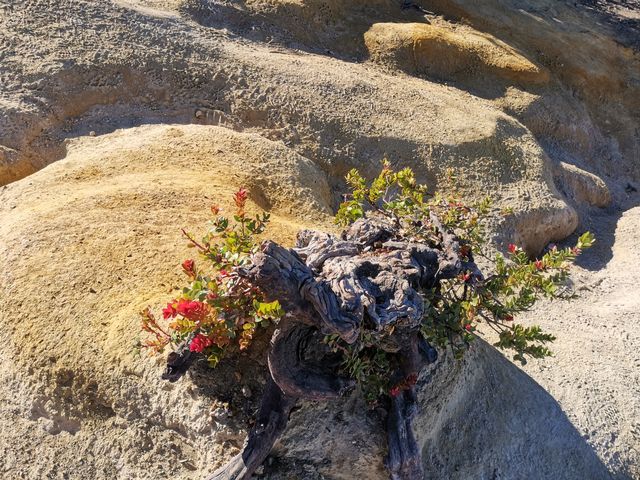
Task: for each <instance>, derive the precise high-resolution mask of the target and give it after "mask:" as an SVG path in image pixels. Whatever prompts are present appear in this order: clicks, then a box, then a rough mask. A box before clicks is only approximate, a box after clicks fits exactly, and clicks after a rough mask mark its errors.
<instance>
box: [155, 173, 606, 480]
mask: <svg viewBox="0 0 640 480" xmlns="http://www.w3.org/2000/svg"><path fill="white" fill-rule="evenodd" d="M347 183H348V185H349V187H350V189H351V194H350V196H349V197H348V199H347V200H345V202H344V203H342V204H341V206H340V208H339V210H338V213H337V215H336V222H337V223H338V224H340V225H342V226H343V227H345V230H344V232H343V233H342V235H341V236H339V237H338V236H335V235H332V234H329V233H324V232H318V231H311V230H303V231H301V232H299V234H298V239H297V242H296V246H295V247H294V248H292V249H287V248H284V247H282V246H280V245H278V244H276V243H274V242H271V241H265V242H263V243H262V244H261V245H260V247H259V248H258V247H257V246H256V242H255V240H254V236H255V235H256V234H258V233H263V231H264V229H265V226H266V224H267V222H268V216H267V215H266V214H263V215H262V216H257V217H255V218H251V219H249V217H248V216H246V214H245V212H244V206H245V202H246V192H245V191H244V190H240V191H239V192H238V193H236V196H235V202H236V206H237V208H238V211H237V212H236V215H235V216H234V220H235V222H234V223H233V224H231V223H230V221H229V220H228V219H226V218H225V217H220V216H218V217H217V218H216V220H214V222H213V226H212V228H211V230H210V232H209V233H208V234H207V235H206V236H205V238H203V240H202V241H201V242H198V241H196V240H194V238H193V236H192V235H190V234H186V233H185V235H187V237H188V239H189V241H190V243H191V245H193V246H194V247H195V248H196V249H198V250H199V251H200V253H201V257H202V260H204V261H205V262H206V263H208V265H209V266H210V267H211V268H213V270H214V271H215V272H216V273H214V274H208V275H205V274H204V273H203V272H201V271H200V269H197V268H196V266H195V263H194V262H192V261H187V262H185V263H184V264H183V268H184V270H185V272H186V274H187V275H188V276H189V278H190V281H191V283H190V285H189V286H188V287H186V288H185V289H184V290H183V294H182V296H181V297H179V298H177V299H174V300H173V301H172V302H170V303H169V305H167V307H166V308H165V310H164V311H163V312H164V314H163V315H164V317H165V319H167V320H169V319H170V320H172V323H171V324H170V325H169V327H168V330H167V329H164V328H163V327H161V326H160V325H159V322H158V321H157V320H156V319H155V317H154V316H153V314H152V313H151V311H150V309H147V310H145V312H143V313H144V314H143V329H144V330H146V331H147V332H150V333H152V335H153V337H152V340H150V341H149V342H148V344H147V346H148V347H150V348H152V349H154V350H155V351H160V350H162V349H163V348H164V347H165V346H166V345H168V344H169V343H173V344H174V345H176V349H175V351H174V352H172V353H171V354H170V355H169V357H168V360H167V370H166V372H165V374H164V377H165V378H167V379H169V380H172V381H174V380H176V379H177V378H179V377H180V376H181V375H182V374H184V372H185V371H186V370H187V369H188V367H189V365H190V364H191V363H192V362H193V359H194V356H195V355H196V354H201V353H202V354H204V355H206V356H207V358H208V359H209V363H210V364H211V365H212V366H215V365H216V363H217V362H218V361H219V359H220V358H221V356H222V355H223V354H224V353H225V352H227V351H228V350H229V347H230V345H232V343H233V342H236V343H237V346H238V348H241V349H242V348H247V347H248V344H249V341H250V340H251V338H252V336H253V335H254V334H256V330H257V326H258V325H260V324H263V323H264V322H266V321H274V322H277V328H276V329H275V332H274V333H273V336H272V339H271V348H270V350H269V352H268V355H267V357H268V366H269V373H270V379H269V381H268V383H267V385H266V387H265V391H264V393H263V398H262V403H261V406H260V409H259V412H258V415H257V419H256V423H255V426H254V427H253V429H252V430H251V432H250V434H249V439H248V442H247V444H246V445H245V448H244V450H243V452H242V453H241V454H239V455H237V456H236V457H235V458H234V459H233V460H232V461H231V462H230V463H229V464H227V465H226V466H224V467H223V468H221V469H219V470H218V471H217V472H216V473H214V475H213V477H211V478H212V479H232V478H233V479H237V478H249V477H250V476H251V474H252V473H253V471H254V470H255V469H256V468H257V467H258V466H259V465H260V464H261V463H262V461H263V460H264V459H265V458H266V456H267V455H268V453H269V451H270V450H271V448H272V446H273V444H274V442H275V441H276V439H277V437H278V436H279V435H280V433H282V431H283V430H284V428H285V427H286V423H287V419H288V415H289V412H290V411H291V409H292V407H293V406H294V405H295V403H296V402H297V401H298V400H299V399H311V400H328V399H331V398H335V397H338V396H340V395H344V394H346V393H347V392H349V391H351V390H352V389H353V388H354V387H356V386H358V387H359V388H360V390H361V391H362V392H363V394H364V396H365V398H367V400H368V401H369V402H371V403H372V404H374V403H377V404H379V405H382V406H385V407H386V408H387V412H388V415H387V425H386V427H387V433H388V456H387V458H386V465H387V467H388V469H389V471H390V474H391V477H392V478H394V479H415V478H422V460H421V457H420V453H419V449H418V447H417V444H416V442H415V439H414V436H413V430H412V427H411V421H412V418H413V416H414V415H415V413H416V411H417V404H416V392H415V384H416V382H417V380H418V378H419V375H420V372H421V370H422V369H423V367H424V366H425V365H427V364H429V363H433V362H435V361H436V360H437V356H438V350H437V348H440V349H441V350H444V349H451V350H452V351H453V352H454V354H455V355H456V356H458V357H460V356H461V355H462V354H463V353H464V351H465V350H466V348H467V347H468V345H469V344H470V342H471V341H472V340H473V339H474V338H475V336H476V334H477V328H478V325H479V324H482V323H485V324H487V326H488V328H492V329H494V330H495V331H496V332H497V337H498V341H497V343H496V346H498V347H500V348H503V349H510V350H512V351H514V359H515V360H518V361H520V362H525V359H526V357H527V356H531V357H534V358H541V357H545V356H549V355H551V352H550V350H549V349H548V346H547V345H548V344H549V343H550V342H551V341H553V340H554V338H553V337H552V336H551V335H549V334H546V333H544V332H542V331H541V329H540V328H539V327H536V326H524V325H520V324H518V323H515V320H514V318H515V316H516V315H517V314H518V313H521V312H523V311H525V310H528V309H530V308H531V307H532V306H533V305H534V303H535V302H536V300H538V299H539V298H541V297H550V298H554V297H563V296H568V295H567V291H566V288H565V286H564V285H565V282H566V279H567V276H568V266H569V264H570V263H571V262H572V261H573V260H574V259H575V257H576V255H578V254H579V253H580V252H581V250H582V249H584V248H588V247H589V246H591V244H592V243H593V241H594V240H593V237H592V236H591V235H590V234H589V233H586V234H584V235H582V236H581V237H580V239H579V240H578V243H577V245H576V246H575V247H574V248H565V249H558V248H556V247H553V248H551V249H549V251H548V252H547V253H545V254H544V255H543V256H542V257H541V258H539V259H537V260H534V261H532V260H530V259H529V258H528V257H527V255H526V254H525V253H524V252H523V251H522V250H521V249H520V248H518V247H517V246H515V245H509V247H508V253H507V256H506V257H504V256H502V255H500V254H498V255H496V256H495V257H494V258H493V259H492V260H493V264H494V271H492V272H491V273H490V274H489V275H486V276H485V275H484V274H483V273H482V272H481V271H480V269H479V268H478V266H477V265H476V263H475V261H474V256H475V255H480V254H482V250H481V249H482V247H483V244H484V238H483V227H482V225H483V224H482V219H483V217H484V216H486V215H487V213H488V211H489V209H490V201H489V200H488V199H485V200H483V201H481V202H477V203H474V204H471V205H467V204H465V203H463V202H462V201H461V200H460V199H459V196H458V195H457V194H456V192H455V189H453V190H452V193H450V194H449V195H443V194H438V193H436V194H434V195H428V193H427V190H426V188H425V187H424V186H422V185H419V184H418V183H417V182H416V180H415V177H414V174H413V172H412V171H411V170H410V169H404V170H400V171H394V170H392V168H391V167H390V165H389V164H388V163H387V162H385V163H384V165H383V169H382V171H381V173H380V175H379V176H378V177H377V178H375V179H374V180H373V181H372V182H371V183H370V184H368V183H367V182H366V180H365V179H364V178H363V177H362V176H361V175H360V174H359V173H358V172H357V171H351V172H350V173H349V174H348V176H347ZM214 213H215V214H218V213H219V212H218V210H217V209H214Z"/></svg>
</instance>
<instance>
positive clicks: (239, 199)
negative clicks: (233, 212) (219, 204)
mask: <svg viewBox="0 0 640 480" xmlns="http://www.w3.org/2000/svg"><path fill="white" fill-rule="evenodd" d="M248 196H249V192H248V191H247V189H246V188H244V187H242V188H240V190H238V191H237V192H236V193H235V194H234V195H233V201H234V202H236V206H237V207H238V208H239V209H243V208H244V204H245V203H246V201H247V197H248Z"/></svg>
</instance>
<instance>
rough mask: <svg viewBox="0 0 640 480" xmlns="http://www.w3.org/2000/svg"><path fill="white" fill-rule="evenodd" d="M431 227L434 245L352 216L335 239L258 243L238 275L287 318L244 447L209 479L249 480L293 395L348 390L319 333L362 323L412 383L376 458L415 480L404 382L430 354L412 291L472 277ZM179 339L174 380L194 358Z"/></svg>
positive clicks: (448, 240)
mask: <svg viewBox="0 0 640 480" xmlns="http://www.w3.org/2000/svg"><path fill="white" fill-rule="evenodd" d="M431 225H432V227H433V228H434V229H435V230H436V232H437V233H438V234H439V238H440V241H439V242H437V245H436V246H428V245H425V244H422V243H415V242H411V241H407V240H405V239H404V238H403V235H402V230H401V227H400V225H398V224H396V223H395V222H394V221H393V220H392V219H389V218H387V217H383V216H377V215H369V216H367V218H365V219H361V220H358V221H356V222H355V223H353V224H352V225H351V226H350V227H349V229H348V230H347V231H346V232H344V233H343V235H342V238H338V237H336V236H334V235H330V234H327V233H323V232H317V231H311V230H303V231H301V232H300V233H299V234H298V241H297V243H296V246H295V248H293V249H287V248H284V247H282V246H280V245H278V244H276V243H274V242H271V241H267V242H264V243H263V245H262V248H261V252H259V253H257V254H256V255H254V257H253V261H252V264H251V267H250V268H248V269H246V270H245V271H243V272H241V274H242V275H244V276H246V277H247V278H249V279H250V280H251V281H252V282H253V283H254V284H255V285H257V286H258V287H260V289H261V290H262V291H263V292H264V294H265V297H266V299H267V300H279V302H280V304H281V305H282V307H283V309H284V311H285V312H286V315H285V317H284V318H283V319H281V321H280V323H279V324H278V327H277V329H276V331H275V333H274V334H273V337H272V339H271V348H270V351H269V353H268V365H269V372H270V374H271V378H270V380H269V382H268V384H267V386H266V388H265V391H264V393H263V397H262V403H261V406H260V410H259V412H258V418H257V420H256V423H255V426H254V427H253V428H252V430H251V431H250V433H249V438H248V440H247V443H246V446H245V447H244V450H243V451H242V452H241V453H240V454H239V455H237V456H236V457H234V458H233V459H232V460H231V461H230V462H229V463H228V464H227V465H225V466H224V467H222V468H220V469H219V470H218V471H216V472H215V473H214V474H213V476H212V477H210V480H232V479H248V478H250V477H251V474H252V473H253V472H254V471H255V469H256V468H258V466H260V464H261V463H262V462H263V461H264V460H265V458H266V457H267V455H268V454H269V452H270V451H271V448H272V447H273V444H274V443H275V441H276V440H277V438H278V436H279V435H280V434H281V433H282V432H283V431H284V429H285V427H286V424H287V421H288V417H289V413H290V411H291V409H292V407H293V406H294V405H295V403H296V401H297V400H298V399H308V400H328V399H332V398H336V397H339V396H341V395H344V394H345V393H346V392H349V391H350V390H351V389H352V388H353V387H354V381H353V380H352V379H349V378H344V377H341V376H339V375H338V374H337V373H336V367H337V365H336V362H335V361H331V359H330V356H331V352H330V350H329V349H328V347H327V346H326V345H324V344H323V343H322V342H321V339H322V337H323V336H324V335H329V334H337V335H339V336H340V337H341V338H342V339H343V340H344V341H345V342H347V343H349V344H352V343H353V342H355V341H356V340H357V339H358V337H359V335H360V332H361V330H362V329H367V330H368V331H369V333H371V334H372V335H374V336H375V335H378V339H379V341H380V345H381V346H382V347H381V348H384V350H386V351H387V352H390V353H393V354H394V355H395V358H396V359H397V362H396V364H397V368H396V371H395V372H394V373H393V376H392V378H391V379H390V380H391V381H392V384H393V382H396V383H400V382H403V381H404V382H405V384H406V383H407V382H406V380H407V379H413V381H412V382H409V383H408V386H407V387H406V388H404V389H402V390H400V391H399V392H397V395H394V396H392V397H391V405H390V408H389V412H388V417H387V425H386V427H387V434H388V456H387V458H386V460H385V464H386V466H387V468H388V469H389V472H390V475H391V478H392V479H397V480H413V479H420V478H423V470H422V458H421V454H420V449H419V447H418V444H417V442H416V439H415V436H414V432H413V430H412V426H411V421H412V418H413V417H414V416H415V415H416V412H417V402H416V393H415V389H414V387H413V386H412V384H413V383H414V382H415V379H416V378H417V377H418V375H419V373H420V371H421V370H422V368H423V367H424V366H425V365H426V364H428V363H432V362H434V361H435V360H436V358H437V353H436V350H435V349H434V348H433V347H431V346H430V345H429V344H428V343H427V342H426V341H425V339H424V338H423V337H422V335H421V333H420V324H421V321H422V317H423V314H424V299H423V297H422V296H421V295H420V293H419V292H420V291H421V290H424V289H428V288H436V287H437V284H438V282H439V281H440V280H442V279H445V278H452V277H454V276H456V275H458V274H459V273H460V272H462V271H463V270H464V271H471V272H472V273H473V274H475V275H478V276H479V275H480V272H479V271H478V269H477V267H476V266H475V264H474V263H473V262H462V261H461V260H460V255H459V249H460V246H459V244H458V242H457V241H456V239H455V237H453V236H452V235H451V234H450V233H448V232H447V231H445V229H444V228H443V227H442V225H441V224H440V222H439V221H438V220H437V218H435V217H434V218H431ZM390 326H393V327H394V328H393V333H391V334H389V333H388V332H389V331H390V329H389V328H388V327H390ZM187 344H188V342H187ZM185 345H186V344H185ZM185 345H182V346H181V347H180V348H179V349H178V350H177V351H176V352H174V353H172V354H171V355H170V356H169V358H168V361H167V370H166V372H165V375H164V378H167V379H169V380H171V381H175V380H177V379H178V378H179V377H180V376H181V375H183V374H184V373H185V372H186V371H187V369H188V368H189V365H190V364H191V362H192V361H193V355H194V354H193V353H192V352H190V351H189V349H188V348H187V347H186V346H185Z"/></svg>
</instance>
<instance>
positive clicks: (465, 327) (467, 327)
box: [464, 323, 471, 332]
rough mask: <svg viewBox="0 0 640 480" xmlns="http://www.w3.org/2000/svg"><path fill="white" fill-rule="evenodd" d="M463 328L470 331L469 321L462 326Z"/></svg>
mask: <svg viewBox="0 0 640 480" xmlns="http://www.w3.org/2000/svg"><path fill="white" fill-rule="evenodd" d="M464 329H465V330H466V331H467V332H470V331H471V324H470V323H467V324H466V325H465V326H464Z"/></svg>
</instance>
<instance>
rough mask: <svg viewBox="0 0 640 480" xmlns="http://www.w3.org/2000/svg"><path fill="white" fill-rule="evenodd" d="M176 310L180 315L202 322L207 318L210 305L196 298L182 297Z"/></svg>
mask: <svg viewBox="0 0 640 480" xmlns="http://www.w3.org/2000/svg"><path fill="white" fill-rule="evenodd" d="M176 310H177V311H178V313H179V314H180V315H182V316H183V317H185V318H188V319H189V320H193V321H194V322H201V321H203V320H204V319H205V317H206V316H207V313H208V306H207V304H206V303H202V302H197V301H195V300H185V299H181V300H180V301H179V302H178V305H177V306H176Z"/></svg>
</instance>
